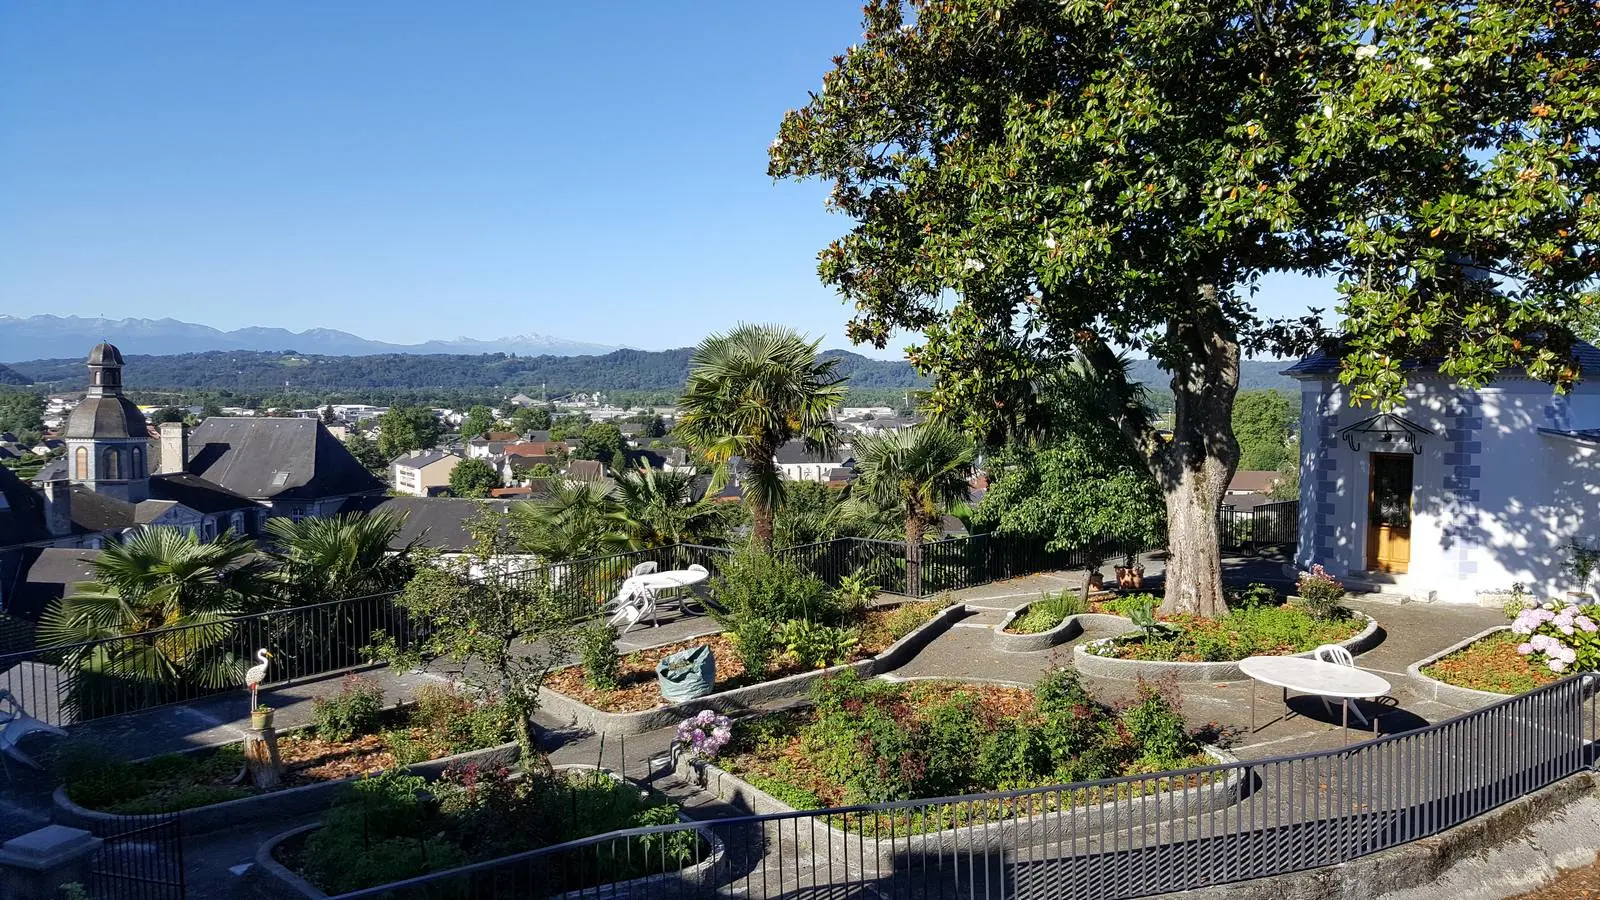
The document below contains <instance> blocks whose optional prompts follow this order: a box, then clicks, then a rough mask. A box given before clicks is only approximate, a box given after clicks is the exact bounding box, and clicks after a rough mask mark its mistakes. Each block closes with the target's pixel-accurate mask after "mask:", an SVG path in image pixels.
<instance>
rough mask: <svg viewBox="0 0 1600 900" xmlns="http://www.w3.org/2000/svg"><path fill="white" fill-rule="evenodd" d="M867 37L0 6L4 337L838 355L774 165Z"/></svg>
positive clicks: (230, 10)
mask: <svg viewBox="0 0 1600 900" xmlns="http://www.w3.org/2000/svg"><path fill="white" fill-rule="evenodd" d="M858 13H859V5H858V2H857V0H781V2H780V0H762V2H755V3H751V2H710V0H684V2H680V3H657V2H650V3H643V2H639V3H631V2H630V3H622V2H612V3H598V4H579V3H556V2H534V0H521V2H504V3H496V2H487V0H478V2H474V3H471V4H451V3H440V2H437V0H427V2H400V0H386V2H381V3H380V2H377V0H372V2H361V3H358V2H328V3H310V2H299V3H180V2H175V0H174V2H156V0H152V2H144V3H101V2H60V0H51V2H44V0H37V2H22V0H19V2H12V3H5V4H0V312H6V313H12V314H30V313H40V312H51V313H56V314H60V315H71V314H76V315H84V316H97V315H106V316H112V317H120V316H128V315H133V316H148V317H160V316H171V317H173V318H177V319H183V320H186V321H193V322H201V323H204V324H207V325H212V326H215V327H218V328H237V327H240V326H244V325H268V326H279V327H285V328H292V329H295V330H302V329H305V328H313V327H323V328H339V329H343V330H346V331H352V332H356V333H358V334H361V335H363V336H366V337H371V338H377V339H381V340H391V341H399V342H416V341H422V340H427V339H430V338H436V337H444V338H450V337H456V336H458V335H466V336H470V337H480V338H487V337H492V336H498V335H502V334H515V333H526V332H541V333H546V334H555V335H559V336H563V337H569V338H574V339H579V340H589V341H598V342H605V343H617V344H628V345H632V346H637V347H645V348H649V349H659V348H664V347H676V346H685V345H688V344H692V343H694V342H695V341H696V340H698V339H699V338H700V337H701V336H703V335H704V334H705V333H706V332H708V331H710V330H714V329H719V328H725V327H728V326H730V325H732V324H734V323H735V322H737V321H739V320H741V319H747V320H759V321H781V322H785V323H787V324H791V325H794V326H796V327H798V328H801V329H804V330H806V331H808V332H810V333H812V334H814V335H824V336H826V341H827V343H828V345H830V346H844V345H845V342H844V338H843V326H844V322H845V321H846V319H847V318H848V310H847V309H846V308H845V307H844V306H843V305H842V304H841V303H840V301H839V300H838V298H837V297H836V296H835V295H834V294H833V293H832V292H831V291H829V290H828V289H826V288H824V287H823V286H822V285H820V284H819V283H818V281H817V278H816V272H815V254H816V252H817V250H818V249H820V248H821V247H822V246H824V245H825V244H826V243H827V242H828V241H829V240H830V239H832V238H833V237H835V236H836V235H837V234H839V233H841V232H842V231H843V230H845V229H846V228H847V227H848V222H847V221H846V220H844V219H841V218H838V217H835V216H830V215H828V214H827V213H825V212H824V210H823V207H822V196H823V190H822V188H820V187H819V186H817V185H816V184H794V183H780V184H774V183H773V182H772V181H771V180H770V179H769V178H768V177H767V176H766V148H767V145H768V143H769V142H770V141H771V140H772V137H773V135H774V134H775V133H776V129H777V124H778V121H779V119H780V118H781V116H782V114H783V112H784V110H785V109H787V108H789V107H791V106H797V105H799V104H800V103H802V102H804V100H805V98H806V92H807V91H808V90H809V89H811V88H813V87H815V86H816V85H817V84H819V83H820V81H821V76H822V73H823V72H824V71H825V70H826V68H827V67H828V66H829V60H830V58H831V57H832V56H833V54H835V53H837V52H839V51H840V50H842V49H843V48H844V47H846V46H848V45H849V44H850V43H851V42H853V41H855V40H857V39H858V38H859V23H858ZM1329 295H1330V291H1329V290H1328V289H1327V288H1326V287H1325V286H1322V285H1317V284H1314V283H1306V282H1303V281H1299V280H1297V279H1275V280H1273V281H1271V282H1269V283H1268V286H1267V290H1266V291H1264V292H1263V294H1262V296H1261V297H1260V302H1261V304H1262V306H1263V307H1264V308H1265V309H1267V310H1269V311H1272V312H1283V313H1288V312H1294V311H1297V310H1298V309H1301V308H1303V307H1304V306H1305V305H1307V304H1308V303H1317V304H1318V305H1322V306H1328V305H1330V296H1329ZM134 352H137V351H136V350H135V351H134Z"/></svg>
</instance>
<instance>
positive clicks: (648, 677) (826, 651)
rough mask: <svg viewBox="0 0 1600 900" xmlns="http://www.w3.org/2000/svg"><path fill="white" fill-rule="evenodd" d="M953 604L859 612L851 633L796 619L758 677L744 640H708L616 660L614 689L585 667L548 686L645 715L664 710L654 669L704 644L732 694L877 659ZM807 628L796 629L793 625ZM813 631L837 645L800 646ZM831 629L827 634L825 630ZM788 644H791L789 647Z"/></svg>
mask: <svg viewBox="0 0 1600 900" xmlns="http://www.w3.org/2000/svg"><path fill="white" fill-rule="evenodd" d="M948 603H949V598H948V597H945V598H941V599H939V600H934V601H922V602H907V603H902V604H899V605H898V606H893V607H878V608H875V609H869V610H866V611H864V612H861V613H860V614H859V615H858V616H857V617H856V618H855V619H854V621H855V623H856V624H854V625H852V626H850V627H849V628H848V629H842V628H840V627H839V626H823V625H820V624H811V623H807V621H806V620H803V619H796V620H787V622H780V623H779V624H777V625H774V626H771V627H772V629H773V630H772V632H770V634H768V635H767V636H766V637H765V639H770V641H771V646H770V648H769V649H768V650H767V652H766V656H765V658H764V668H763V669H761V670H760V672H759V673H754V672H752V671H751V670H750V669H748V668H746V667H745V660H746V659H747V654H748V651H749V645H748V643H747V642H745V641H741V634H746V633H743V632H741V633H730V632H724V633H722V634H714V635H708V636H706V637H699V638H694V639H692V640H687V641H679V642H677V643H674V644H667V645H665V646H661V647H653V648H651V649H649V650H640V651H637V652H635V653H631V654H628V655H627V656H624V657H622V658H620V659H619V660H617V669H616V676H615V677H616V685H617V686H616V687H615V688H605V687H597V686H595V684H594V683H593V682H592V681H591V680H590V679H589V678H588V677H587V676H586V673H585V670H584V668H583V666H581V665H579V666H570V667H568V668H565V669H559V670H557V671H555V672H552V673H550V676H549V678H548V679H547V680H546V681H545V686H546V687H549V688H550V689H551V690H554V691H557V692H559V693H561V694H565V695H566V696H568V697H572V698H573V699H576V700H579V701H582V702H583V703H586V704H588V705H589V706H592V707H594V708H595V709H599V710H604V711H605V712H641V711H644V710H648V709H655V708H656V707H658V706H662V705H665V701H664V700H662V698H661V691H660V689H659V687H658V686H657V682H656V663H658V662H660V661H661V659H662V657H665V656H668V655H671V654H673V653H677V652H679V651H681V650H687V649H689V648H691V647H697V646H699V645H701V644H705V645H707V646H709V647H710V648H711V651H712V653H713V654H715V655H716V658H717V683H716V688H715V689H716V691H718V692H721V691H731V690H734V689H736V688H741V687H749V686H750V685H753V684H760V683H761V682H763V681H771V680H774V679H778V678H787V677H788V676H790V675H798V674H801V673H802V672H809V671H815V670H816V669H817V668H819V667H821V666H822V665H823V664H824V661H826V664H829V665H832V664H836V663H847V662H854V661H857V660H862V659H867V658H868V657H871V656H875V655H877V654H879V653H882V652H883V651H884V650H886V649H888V648H889V646H890V645H891V644H893V643H894V642H895V641H897V640H899V639H901V638H903V637H905V636H906V635H908V634H910V633H911V632H913V631H915V630H916V629H917V628H918V627H920V626H921V625H923V624H924V623H926V622H927V621H928V620H929V619H931V618H933V616H934V615H935V614H936V613H938V612H939V611H940V610H941V609H944V608H945V606H946V605H948ZM795 622H799V623H804V624H802V625H800V626H796V625H794V624H792V623H795ZM802 628H804V629H809V630H811V631H812V632H813V633H814V634H815V633H816V632H819V631H820V636H818V637H815V638H814V639H815V640H817V641H818V642H819V644H821V643H822V642H825V641H833V640H839V641H841V642H846V641H848V640H850V639H853V643H843V644H842V645H840V646H838V647H837V648H836V647H834V646H828V645H821V646H808V645H806V644H803V643H801V642H800V641H801V640H803V639H807V638H810V637H811V636H809V635H801V634H797V633H796V631H797V630H798V629H802ZM822 629H827V630H822ZM786 641H788V642H787V643H786Z"/></svg>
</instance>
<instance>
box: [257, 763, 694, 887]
mask: <svg viewBox="0 0 1600 900" xmlns="http://www.w3.org/2000/svg"><path fill="white" fill-rule="evenodd" d="M676 821H678V808H677V806H676V805H675V804H673V803H672V802H671V801H669V800H668V799H667V798H666V797H664V796H662V795H660V794H657V793H653V792H641V791H640V790H639V789H638V788H637V787H635V786H633V785H630V784H628V783H626V782H623V781H620V780H618V779H615V778H612V777H611V776H610V775H608V774H606V773H604V772H600V771H596V770H589V769H585V770H566V771H559V772H557V771H550V772H536V771H525V772H518V773H515V774H514V773H513V772H512V771H511V770H510V769H507V768H504V767H480V766H470V765H469V766H464V767H460V768H451V769H449V770H447V771H446V772H445V773H444V775H443V776H442V777H441V778H440V779H439V780H438V781H436V782H434V783H432V784H429V783H428V782H427V781H425V780H424V779H422V778H420V777H417V776H412V775H406V774H404V773H398V772H383V773H380V774H377V775H373V776H370V777H367V778H362V779H360V780H359V781H356V782H354V783H352V784H351V785H350V787H349V789H348V790H347V791H346V792H345V794H344V796H343V797H341V798H340V800H339V801H338V803H337V804H336V805H335V806H334V807H333V808H332V809H331V810H329V812H328V815H327V817H326V818H324V819H323V822H322V827H320V828H318V829H316V830H314V831H312V832H310V833H309V834H308V835H307V836H306V837H305V838H304V839H303V840H301V841H296V842H285V844H284V845H281V846H280V848H279V851H278V852H279V858H280V861H282V862H284V863H285V864H286V865H288V866H289V867H290V868H292V869H294V870H296V871H298V872H299V873H300V874H302V875H304V876H305V877H306V878H308V879H309V880H310V881H312V882H313V883H314V884H316V885H317V886H318V887H320V888H322V889H323V890H325V891H327V892H329V893H330V894H337V893H344V892H347V891H354V890H360V889H362V888H368V887H373V886H376V885H381V884H388V883H390V882H393V881H399V880H401V879H405V878H411V877H415V876H417V875H423V874H426V873H428V872H436V871H441V870H444V869H450V868H455V867H457V866H461V865H466V864H468V863H472V862H478V861H481V860H488V859H495V858H498V857H502V856H508V855H510V854H513V853H520V852H523V851H526V850H533V849H537V848H539V847H544V846H549V845H551V844H558V843H562V842H564V841H571V840H577V839H579V838H583V837H588V836H590V835H594V834H603V833H605V832H609V831H617V830H620V829H625V828H638V827H646V826H650V825H666V824H671V823H673V822H676ZM703 856H704V848H703V847H702V846H701V844H700V839H699V837H698V835H697V834H696V833H695V832H693V831H679V832H669V833H667V834H663V835H651V836H648V837H645V838H639V839H635V840H633V841H626V842H623V841H619V842H616V843H615V844H614V845H606V846H603V847H600V848H598V849H597V850H596V851H595V852H594V853H589V854H582V855H581V858H580V857H579V856H578V855H575V856H574V857H573V858H572V859H570V860H567V862H568V863H570V864H569V865H565V866H562V867H561V871H560V872H559V873H553V874H552V878H555V879H558V883H556V884H552V885H550V887H552V888H556V889H557V891H558V892H559V890H565V889H574V888H579V887H584V886H588V885H593V884H597V883H604V882H612V881H622V880H626V879H629V878H636V877H639V876H641V875H647V874H650V873H652V872H658V871H662V870H664V869H678V868H682V867H683V866H684V865H689V864H692V863H693V862H695V861H696V860H698V859H700V858H702V857H703ZM441 887H448V886H447V885H441Z"/></svg>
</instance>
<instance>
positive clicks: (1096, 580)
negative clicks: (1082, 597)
mask: <svg viewBox="0 0 1600 900" xmlns="http://www.w3.org/2000/svg"><path fill="white" fill-rule="evenodd" d="M1105 586H1106V576H1105V573H1103V572H1100V571H1094V572H1090V573H1089V590H1091V591H1098V590H1100V589H1101V588H1103V587H1105Z"/></svg>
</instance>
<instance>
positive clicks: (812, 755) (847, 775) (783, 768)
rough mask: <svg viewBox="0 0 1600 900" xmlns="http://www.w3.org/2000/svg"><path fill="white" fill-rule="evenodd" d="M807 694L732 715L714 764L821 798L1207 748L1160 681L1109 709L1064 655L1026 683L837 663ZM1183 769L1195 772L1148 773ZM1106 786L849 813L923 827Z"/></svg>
mask: <svg viewBox="0 0 1600 900" xmlns="http://www.w3.org/2000/svg"><path fill="white" fill-rule="evenodd" d="M812 699H813V701H814V706H813V707H812V708H811V709H806V710H791V711H786V712H781V713H776V714H772V715H767V716H762V717H760V718H756V719H751V720H747V721H741V722H738V723H736V724H735V726H734V728H733V738H732V741H731V742H730V744H729V746H728V747H726V748H725V749H724V750H723V751H722V753H721V754H720V755H719V756H718V758H717V761H716V764H717V765H718V766H721V767H723V768H725V769H727V770H729V771H731V772H733V773H735V774H737V775H739V776H740V777H741V778H745V779H746V780H748V781H750V782H751V783H752V784H754V785H755V786H757V787H758V788H760V789H762V790H764V791H766V792H768V793H770V794H772V795H773V796H774V797H776V798H778V799H779V800H782V801H783V802H785V803H788V804H790V805H791V806H794V807H796V808H800V809H817V808H824V807H832V806H844V805H853V804H866V803H886V802H891V801H900V800H917V799H925V798H933V797H945V796H954V795H960V794H973V793H984V792H991V791H1011V790H1022V789H1027V788H1035V787H1042V786H1048V785H1059V784H1068V783H1072V782H1082V781H1089V780H1095V779H1104V778H1113V777H1116V776H1122V775H1135V774H1142V773H1152V772H1166V771H1172V770H1175V769H1182V768H1187V767H1192V766H1198V765H1205V764H1207V763H1209V762H1210V761H1211V760H1210V758H1209V757H1207V756H1206V755H1205V754H1204V753H1203V752H1202V749H1201V743H1200V741H1199V739H1198V738H1197V737H1196V736H1195V735H1193V734H1191V733H1190V732H1189V731H1188V729H1187V728H1186V726H1185V725H1184V721H1183V717H1182V715H1181V712H1180V710H1179V709H1178V708H1177V706H1176V704H1175V703H1174V702H1173V701H1171V700H1169V699H1168V698H1167V697H1166V696H1165V695H1164V694H1163V693H1162V692H1161V691H1159V690H1157V689H1156V688H1155V687H1153V686H1151V685H1146V684H1141V685H1140V688H1139V691H1138V695H1137V698H1136V700H1135V701H1134V702H1133V703H1131V704H1130V705H1128V706H1126V707H1123V708H1121V709H1114V708H1111V707H1109V706H1107V705H1105V704H1102V703H1100V702H1098V701H1097V700H1095V699H1094V698H1093V697H1092V696H1090V695H1089V693H1088V691H1087V690H1085V689H1084V687H1083V685H1082V684H1081V682H1079V680H1078V677H1077V675H1076V673H1074V672H1073V671H1072V670H1070V669H1060V670H1057V671H1056V672H1053V673H1051V674H1050V675H1047V676H1046V677H1045V678H1044V679H1042V680H1041V681H1040V682H1039V683H1038V684H1037V685H1036V686H1034V687H1033V688H1032V689H1027V688H1014V687H1000V686H992V685H969V684H960V683H953V682H937V681H928V682H910V683H907V682H887V681H878V680H869V679H863V678H861V677H859V676H857V675H855V674H854V673H851V672H845V673H841V674H839V675H836V676H831V677H829V678H827V679H826V680H824V681H822V682H819V683H818V684H817V686H816V687H815V688H814V690H813V694H812ZM1180 783H1181V784H1187V783H1189V780H1188V779H1184V780H1182V781H1181V782H1176V783H1175V782H1170V781H1169V782H1156V783H1155V784H1159V785H1161V786H1162V787H1163V789H1168V788H1170V787H1172V786H1176V785H1177V784H1180ZM1134 784H1135V785H1148V784H1152V783H1150V782H1137V783H1134ZM1138 789H1140V788H1138V787H1133V786H1129V787H1124V788H1122V791H1123V792H1126V791H1129V790H1138ZM1114 793H1115V791H1111V792H1110V793H1107V792H1106V791H1105V790H1096V791H1087V792H1085V791H1079V792H1076V793H1073V792H1064V793H1060V792H1058V793H1051V794H1037V795H1030V796H1028V797H1025V798H1022V799H1019V800H1017V801H1014V802H1013V801H1006V802H999V803H996V804H990V805H987V806H986V805H985V804H965V805H957V806H962V808H961V809H956V808H955V806H951V807H948V808H946V807H939V808H934V807H917V808H913V809H908V810H900V811H898V812H896V813H892V814H884V815H881V816H876V817H872V816H868V817H864V818H862V817H858V818H856V819H853V820H851V822H852V823H854V825H855V827H860V828H862V829H863V830H867V831H872V832H878V831H881V830H887V829H888V828H890V827H897V828H901V829H910V830H912V831H916V830H930V829H935V828H941V827H950V826H953V825H959V824H965V823H967V822H973V821H983V820H986V819H988V818H993V817H1005V816H1010V815H1018V814H1028V813H1029V812H1030V811H1042V810H1043V809H1044V808H1061V806H1062V805H1082V804H1085V803H1099V802H1104V801H1105V800H1108V799H1110V797H1111V796H1112V795H1113V794H1114ZM845 824H846V827H851V824H850V823H845Z"/></svg>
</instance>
